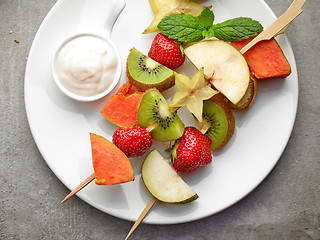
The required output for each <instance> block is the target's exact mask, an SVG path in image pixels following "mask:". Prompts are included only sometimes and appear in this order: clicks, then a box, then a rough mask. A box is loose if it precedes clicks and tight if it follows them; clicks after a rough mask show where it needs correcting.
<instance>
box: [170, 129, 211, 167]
mask: <svg viewBox="0 0 320 240" xmlns="http://www.w3.org/2000/svg"><path fill="white" fill-rule="evenodd" d="M173 151H176V154H175V153H173V155H174V156H175V157H176V158H175V157H173V156H172V157H171V161H172V165H173V168H174V169H175V170H176V171H178V172H183V173H189V172H193V171H195V170H197V169H198V168H199V167H201V166H204V165H207V164H209V163H210V162H211V161H212V155H211V140H210V138H208V137H207V136H205V135H204V134H203V133H201V132H200V131H199V130H198V129H196V128H194V127H186V128H185V131H184V133H183V135H182V137H181V138H180V140H178V141H177V142H176V144H175V146H174V147H173Z"/></svg>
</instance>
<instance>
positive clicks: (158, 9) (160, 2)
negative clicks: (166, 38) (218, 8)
mask: <svg viewBox="0 0 320 240" xmlns="http://www.w3.org/2000/svg"><path fill="white" fill-rule="evenodd" d="M149 4H150V7H151V10H152V12H153V13H154V18H153V21H152V22H151V24H150V25H149V27H147V29H146V30H144V32H143V33H144V34H145V33H153V32H159V29H158V27H157V26H158V24H159V23H160V21H161V19H162V18H164V17H166V16H168V15H170V14H172V13H185V14H190V15H193V16H195V17H198V16H200V14H201V12H202V11H203V10H204V8H205V7H203V6H201V5H200V4H197V3H194V2H192V1H189V0H149Z"/></svg>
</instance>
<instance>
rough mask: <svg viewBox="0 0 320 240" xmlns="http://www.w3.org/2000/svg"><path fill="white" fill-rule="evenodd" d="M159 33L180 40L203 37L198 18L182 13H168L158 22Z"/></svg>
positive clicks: (193, 40) (195, 39)
mask: <svg viewBox="0 0 320 240" xmlns="http://www.w3.org/2000/svg"><path fill="white" fill-rule="evenodd" d="M158 28H159V29H160V31H161V33H162V34H164V35H166V36H167V37H168V38H171V39H176V40H178V41H181V42H196V41H200V40H201V39H203V36H202V30H203V28H202V27H201V24H200V20H199V18H197V17H194V16H192V15H185V14H183V13H180V14H179V13H175V14H170V15H169V16H167V17H165V18H163V19H162V20H161V21H160V23H159V24H158Z"/></svg>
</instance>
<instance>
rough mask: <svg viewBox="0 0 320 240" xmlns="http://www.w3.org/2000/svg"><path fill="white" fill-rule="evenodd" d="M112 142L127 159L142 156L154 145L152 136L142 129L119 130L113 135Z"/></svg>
mask: <svg viewBox="0 0 320 240" xmlns="http://www.w3.org/2000/svg"><path fill="white" fill-rule="evenodd" d="M112 141H113V143H114V144H115V145H116V146H117V147H118V148H119V149H120V150H121V151H122V152H124V154H126V155H127V157H138V156H141V155H143V154H145V153H146V152H147V151H148V150H149V148H150V147H151V145H152V138H151V134H150V133H149V132H148V131H147V130H146V129H144V128H141V127H133V128H119V129H117V130H116V131H115V132H114V133H113V137H112Z"/></svg>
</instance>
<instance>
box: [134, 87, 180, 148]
mask: <svg viewBox="0 0 320 240" xmlns="http://www.w3.org/2000/svg"><path fill="white" fill-rule="evenodd" d="M137 115H138V123H139V125H140V126H141V127H144V128H149V129H151V136H152V138H154V139H156V140H159V141H162V142H166V141H172V140H175V139H178V138H180V137H181V136H182V134H183V131H184V124H183V122H182V121H181V120H180V118H179V116H178V115H177V113H176V112H171V111H170V108H169V104H168V102H167V100H166V99H165V98H164V97H163V96H162V94H161V93H160V92H159V91H158V90H157V89H151V90H149V91H147V92H146V93H145V94H144V95H143V97H142V99H141V102H140V105H139V109H138V114H137Z"/></svg>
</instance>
